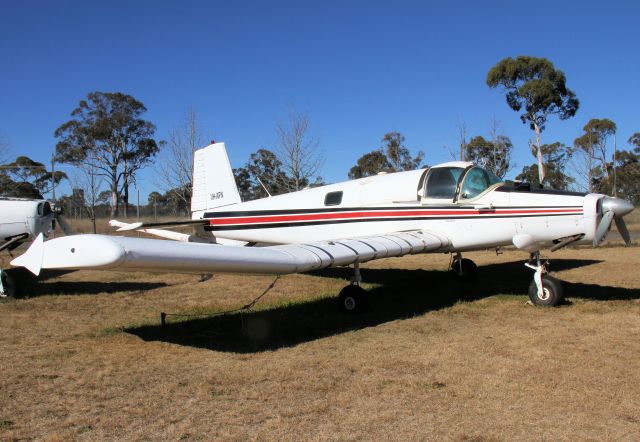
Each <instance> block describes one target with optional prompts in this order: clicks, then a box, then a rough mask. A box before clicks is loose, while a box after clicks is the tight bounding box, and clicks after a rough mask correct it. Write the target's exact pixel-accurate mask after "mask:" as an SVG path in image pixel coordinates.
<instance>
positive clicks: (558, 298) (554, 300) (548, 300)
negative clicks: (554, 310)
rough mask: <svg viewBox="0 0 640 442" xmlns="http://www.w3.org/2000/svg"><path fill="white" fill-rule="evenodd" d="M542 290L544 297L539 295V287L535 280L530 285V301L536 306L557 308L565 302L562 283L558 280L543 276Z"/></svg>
mask: <svg viewBox="0 0 640 442" xmlns="http://www.w3.org/2000/svg"><path fill="white" fill-rule="evenodd" d="M542 288H543V291H544V294H543V297H542V298H541V297H540V296H539V295H538V286H537V285H536V282H535V280H534V281H531V284H529V299H530V300H531V302H532V303H533V304H534V305H542V306H545V307H555V306H557V305H560V304H561V303H562V301H564V294H563V292H562V283H560V281H558V280H557V279H555V278H553V277H551V276H548V275H543V276H542Z"/></svg>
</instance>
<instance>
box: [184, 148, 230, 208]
mask: <svg viewBox="0 0 640 442" xmlns="http://www.w3.org/2000/svg"><path fill="white" fill-rule="evenodd" d="M192 190H193V194H192V197H191V212H200V211H205V210H208V209H214V208H216V207H222V206H229V205H231V204H237V203H239V202H241V200H240V194H239V193H238V187H237V186H236V181H235V179H234V177H233V170H232V169H231V164H230V163H229V157H228V156H227V150H226V149H225V147H224V143H215V144H210V145H209V146H207V147H205V148H202V149H198V150H196V151H195V152H194V154H193V189H192Z"/></svg>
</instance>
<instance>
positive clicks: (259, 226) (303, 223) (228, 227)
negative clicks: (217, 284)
mask: <svg viewBox="0 0 640 442" xmlns="http://www.w3.org/2000/svg"><path fill="white" fill-rule="evenodd" d="M580 207H581V206H580ZM582 215H583V214H582V213H546V214H528V215H526V214H525V215H523V214H509V215H471V216H453V217H452V216H416V217H399V218H389V217H386V218H356V219H337V220H325V221H322V220H321V221H297V222H288V223H287V222H284V223H283V222H280V223H263V224H235V225H225V226H212V225H208V226H205V227H204V230H206V231H208V232H212V231H213V232H215V231H223V230H253V229H256V230H257V229H280V228H283V227H306V226H318V225H327V224H345V223H368V222H381V221H387V222H388V221H429V220H443V219H446V220H456V219H477V220H482V219H495V218H531V217H536V216H538V217H546V216H582Z"/></svg>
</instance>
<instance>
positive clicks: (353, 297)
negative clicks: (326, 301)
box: [338, 262, 369, 313]
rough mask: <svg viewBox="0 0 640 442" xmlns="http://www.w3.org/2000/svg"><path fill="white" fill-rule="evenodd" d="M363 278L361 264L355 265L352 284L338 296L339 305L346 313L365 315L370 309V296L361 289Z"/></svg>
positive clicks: (356, 263)
mask: <svg viewBox="0 0 640 442" xmlns="http://www.w3.org/2000/svg"><path fill="white" fill-rule="evenodd" d="M361 282H362V276H360V263H358V262H355V263H354V264H353V277H352V278H351V283H350V284H349V285H348V286H346V287H345V288H343V289H342V290H340V294H339V295H338V305H339V306H340V309H341V310H342V311H343V312H345V313H363V312H366V311H367V310H368V309H369V294H368V293H367V292H366V290H365V289H363V288H362V287H360V283H361Z"/></svg>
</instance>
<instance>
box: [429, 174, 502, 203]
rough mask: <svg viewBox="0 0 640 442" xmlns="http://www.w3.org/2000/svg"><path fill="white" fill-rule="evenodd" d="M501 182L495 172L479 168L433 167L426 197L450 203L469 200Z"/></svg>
mask: <svg viewBox="0 0 640 442" xmlns="http://www.w3.org/2000/svg"><path fill="white" fill-rule="evenodd" d="M501 182H502V180H501V179H500V178H498V176H496V175H495V174H494V173H493V172H490V171H487V170H485V169H482V168H480V167H477V166H469V167H466V168H465V167H460V166H444V167H433V168H431V169H430V170H429V172H428V173H427V178H426V183H425V191H424V197H425V199H436V200H449V201H454V199H455V200H469V199H473V198H475V197H477V196H479V195H480V194H481V193H483V192H484V191H485V190H487V189H488V188H489V187H491V186H493V185H494V184H498V183H501Z"/></svg>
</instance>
